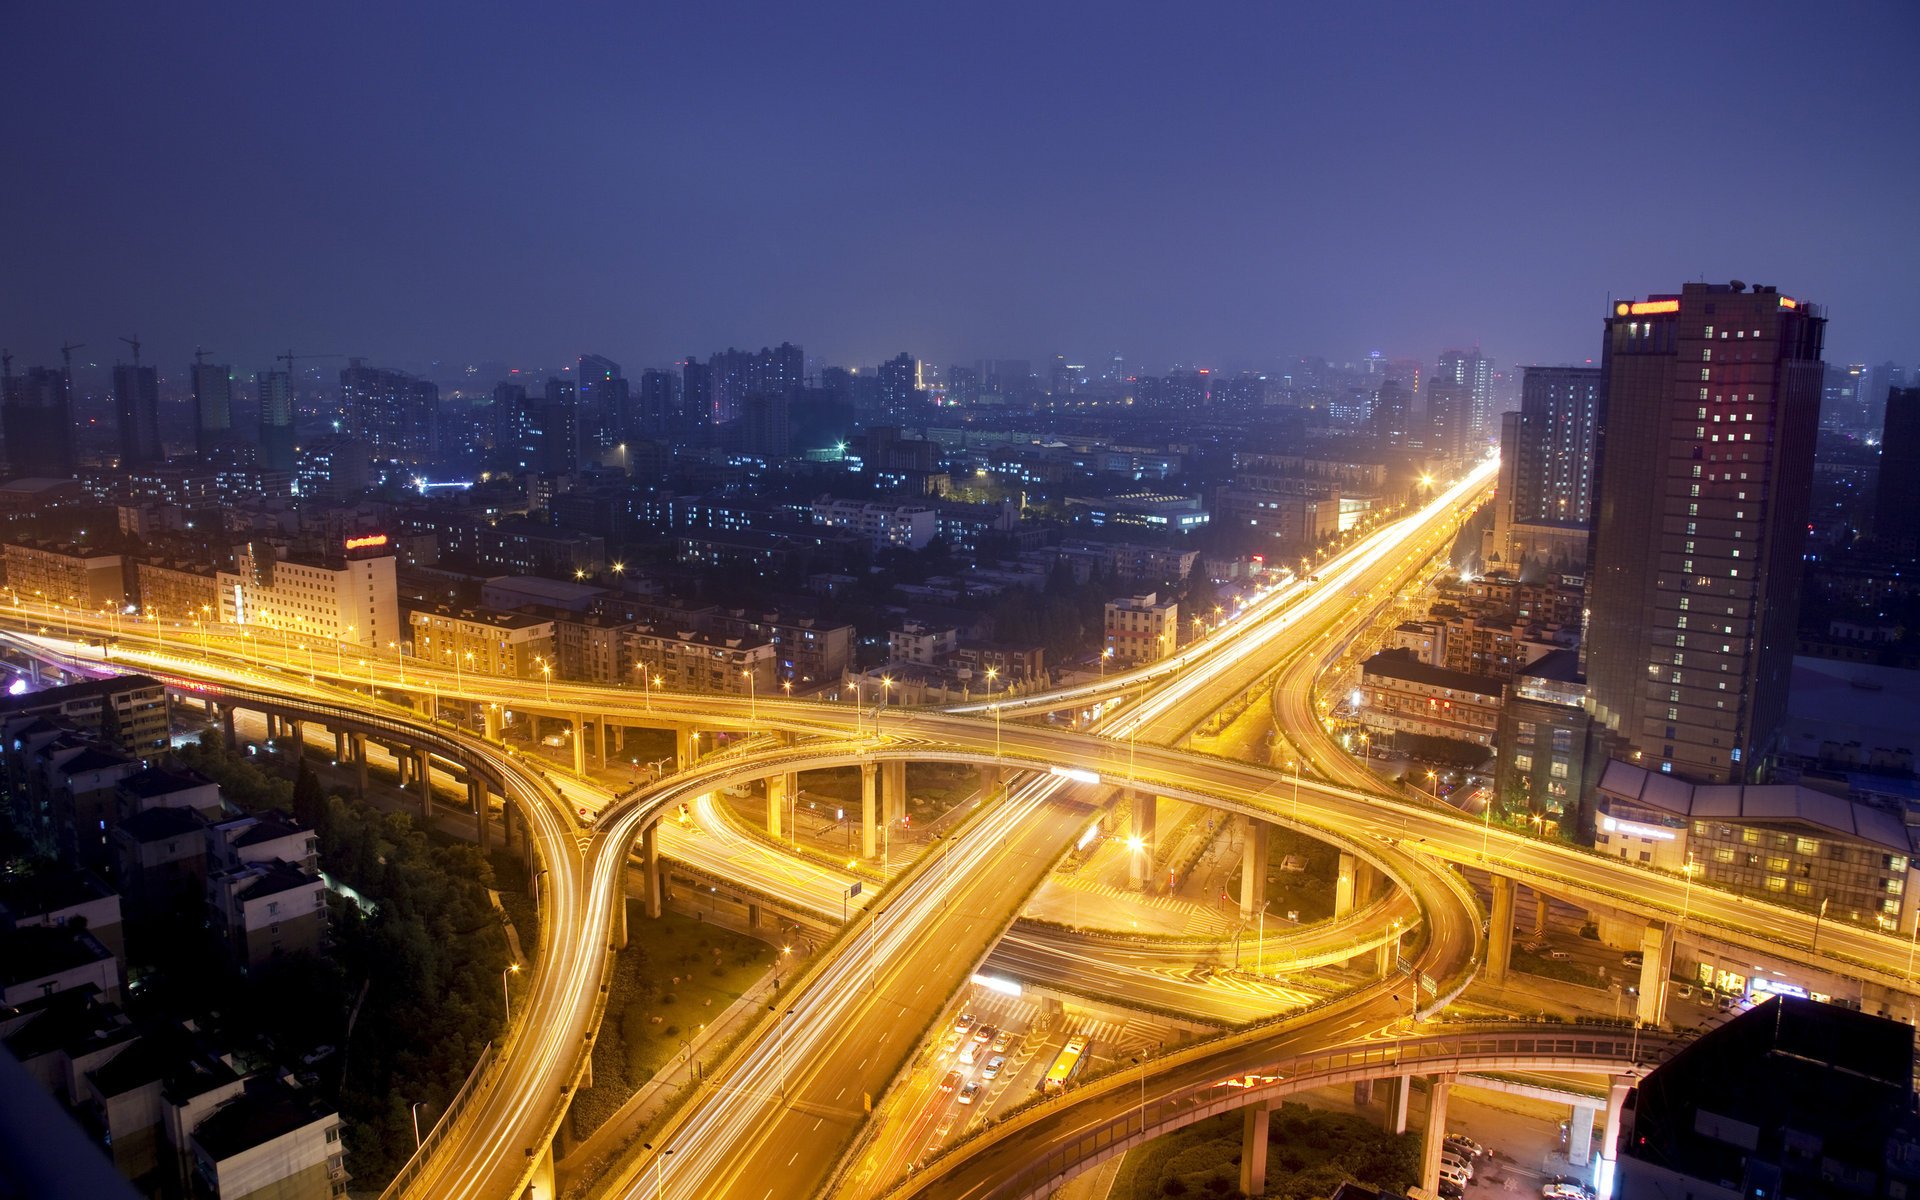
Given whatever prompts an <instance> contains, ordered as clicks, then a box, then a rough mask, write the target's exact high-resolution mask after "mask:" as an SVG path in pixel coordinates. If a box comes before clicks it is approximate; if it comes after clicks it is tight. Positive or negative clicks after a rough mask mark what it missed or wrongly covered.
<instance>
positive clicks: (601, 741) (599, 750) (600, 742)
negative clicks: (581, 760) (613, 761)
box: [593, 714, 607, 771]
mask: <svg viewBox="0 0 1920 1200" xmlns="http://www.w3.org/2000/svg"><path fill="white" fill-rule="evenodd" d="M593 752H594V757H596V758H597V759H599V761H600V769H601V770H602V771H604V770H606V769H607V718H606V715H605V714H602V715H600V716H598V717H595V718H594V719H593Z"/></svg>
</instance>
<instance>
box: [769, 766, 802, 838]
mask: <svg viewBox="0 0 1920 1200" xmlns="http://www.w3.org/2000/svg"><path fill="white" fill-rule="evenodd" d="M794 783H795V780H794V777H793V776H792V775H791V774H782V775H769V776H767V836H768V837H775V838H777V837H781V836H783V835H782V833H781V822H782V821H783V820H784V819H785V818H786V812H787V805H788V804H789V803H791V802H792V796H793V793H794Z"/></svg>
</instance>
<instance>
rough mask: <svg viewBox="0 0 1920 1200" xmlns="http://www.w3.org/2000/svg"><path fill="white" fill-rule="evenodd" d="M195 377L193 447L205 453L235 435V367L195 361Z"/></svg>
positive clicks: (193, 368)
mask: <svg viewBox="0 0 1920 1200" xmlns="http://www.w3.org/2000/svg"><path fill="white" fill-rule="evenodd" d="M188 371H189V373H190V374H191V376H192V379H193V448H194V449H195V450H197V451H199V452H200V453H201V454H206V453H208V452H209V451H212V450H213V449H215V448H216V447H219V446H224V445H226V444H227V442H228V441H230V440H231V439H232V436H233V368H232V367H231V366H223V365H221V364H219V363H208V362H196V363H194V364H193V366H192V367H190V368H188Z"/></svg>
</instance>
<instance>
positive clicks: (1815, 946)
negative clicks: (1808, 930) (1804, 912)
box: [1807, 896, 1833, 954]
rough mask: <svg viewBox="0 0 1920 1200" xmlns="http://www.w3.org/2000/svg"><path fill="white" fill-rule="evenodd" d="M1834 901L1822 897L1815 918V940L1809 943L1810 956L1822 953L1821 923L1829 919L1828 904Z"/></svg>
mask: <svg viewBox="0 0 1920 1200" xmlns="http://www.w3.org/2000/svg"><path fill="white" fill-rule="evenodd" d="M1832 899H1833V897H1832V896H1822V897H1821V898H1820V911H1819V912H1817V913H1815V914H1814V916H1813V940H1812V941H1811V942H1809V943H1807V953H1809V954H1818V953H1820V922H1822V921H1824V920H1826V919H1827V902H1828V901H1829V900H1832Z"/></svg>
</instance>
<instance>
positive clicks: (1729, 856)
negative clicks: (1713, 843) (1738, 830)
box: [1713, 846, 1733, 863]
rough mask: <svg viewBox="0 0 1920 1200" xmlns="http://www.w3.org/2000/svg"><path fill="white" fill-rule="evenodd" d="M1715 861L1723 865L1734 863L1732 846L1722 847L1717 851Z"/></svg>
mask: <svg viewBox="0 0 1920 1200" xmlns="http://www.w3.org/2000/svg"><path fill="white" fill-rule="evenodd" d="M1713 861H1715V862H1721V863H1730V862H1732V861H1733V848H1732V847H1731V846H1722V847H1720V848H1719V849H1718V850H1715V851H1714V852H1713Z"/></svg>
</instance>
